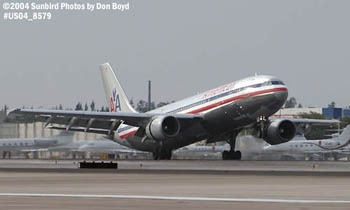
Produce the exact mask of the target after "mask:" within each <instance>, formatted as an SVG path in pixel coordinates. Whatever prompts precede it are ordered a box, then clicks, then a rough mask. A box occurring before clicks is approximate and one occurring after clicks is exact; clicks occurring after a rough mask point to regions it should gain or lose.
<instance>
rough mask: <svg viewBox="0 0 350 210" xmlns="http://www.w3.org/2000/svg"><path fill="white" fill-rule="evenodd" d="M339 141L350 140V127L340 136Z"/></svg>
mask: <svg viewBox="0 0 350 210" xmlns="http://www.w3.org/2000/svg"><path fill="white" fill-rule="evenodd" d="M338 139H339V140H341V141H347V140H350V125H348V126H346V127H345V128H344V129H343V132H342V133H341V134H340V136H338Z"/></svg>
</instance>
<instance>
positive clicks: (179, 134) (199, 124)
mask: <svg viewBox="0 0 350 210" xmlns="http://www.w3.org/2000/svg"><path fill="white" fill-rule="evenodd" d="M100 70H101V74H102V80H103V83H104V89H105V92H106V97H107V102H108V104H109V105H110V111H111V112H109V113H104V112H84V111H60V110H59V111H57V110H35V109H15V110H13V111H12V112H11V113H10V115H12V114H19V115H35V116H36V117H39V119H41V120H42V121H44V122H46V123H45V124H46V125H49V124H50V123H55V124H63V125H65V127H58V126H50V127H51V128H55V129H64V130H72V131H83V132H92V133H101V134H106V136H107V138H109V139H111V140H113V141H116V142H118V143H120V144H122V145H125V146H127V147H130V148H133V149H136V150H140V151H147V152H152V153H153V157H154V159H171V155H172V151H173V150H176V149H178V148H181V147H184V146H187V145H190V144H193V143H195V142H198V141H201V140H204V139H206V140H207V142H208V143H212V142H219V141H227V142H228V143H229V144H230V150H227V151H224V152H223V153H222V158H223V159H224V160H228V159H241V152H240V151H235V142H236V137H237V135H238V133H240V131H241V130H242V129H244V128H247V127H253V128H254V129H256V130H258V131H259V132H260V136H261V137H263V139H264V140H265V141H266V142H268V143H270V144H272V145H275V144H281V143H284V142H288V141H289V140H291V139H293V138H294V136H295V133H296V126H295V124H294V122H293V120H289V119H277V120H269V119H268V118H269V116H271V115H273V114H274V113H275V112H277V111H278V110H279V109H280V108H281V107H282V106H283V104H284V103H285V101H286V99H287V97H288V89H287V87H286V85H285V84H284V83H283V82H282V81H281V80H280V79H278V78H276V77H273V76H260V75H259V76H258V75H256V76H253V77H248V78H245V79H242V80H238V81H236V82H232V83H229V84H227V85H223V86H220V87H218V88H215V89H212V90H209V91H206V92H203V93H200V94H198V95H195V96H193V97H190V98H187V99H184V100H180V101H178V102H175V103H172V104H168V105H166V106H163V107H160V108H158V109H155V110H152V111H150V112H147V113H137V112H136V111H135V110H134V109H133V108H132V107H131V105H130V104H129V100H128V99H127V97H126V94H125V92H124V90H123V89H122V87H121V85H120V83H119V81H118V80H117V77H116V76H115V74H114V72H113V70H112V68H111V66H110V65H109V64H108V63H107V64H102V65H101V66H100ZM198 81H199V82H200V79H198ZM300 121H301V120H299V121H297V122H300ZM311 121H312V120H311ZM302 122H304V123H305V121H302ZM307 122H310V120H308V121H307Z"/></svg>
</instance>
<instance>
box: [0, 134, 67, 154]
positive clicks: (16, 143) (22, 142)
mask: <svg viewBox="0 0 350 210" xmlns="http://www.w3.org/2000/svg"><path fill="white" fill-rule="evenodd" d="M72 141H73V133H72V132H67V131H61V132H60V134H58V135H56V136H50V137H46V138H11V139H0V151H2V152H3V158H6V156H8V157H9V158H11V152H15V151H16V152H24V153H29V152H38V151H47V150H48V149H49V148H51V147H56V146H62V145H67V144H69V143H71V142H72Z"/></svg>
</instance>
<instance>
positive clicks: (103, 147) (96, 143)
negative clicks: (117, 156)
mask: <svg viewBox="0 0 350 210" xmlns="http://www.w3.org/2000/svg"><path fill="white" fill-rule="evenodd" d="M48 150H49V151H65V152H67V151H69V152H97V153H108V154H111V153H128V154H129V153H130V154H137V153H140V152H139V151H136V150H133V149H130V148H128V147H125V146H122V145H120V144H118V143H116V142H113V141H110V140H104V139H97V140H81V141H74V142H71V143H69V144H65V145H60V146H55V147H50V148H48Z"/></svg>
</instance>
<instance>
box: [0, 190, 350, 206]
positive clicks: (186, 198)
mask: <svg viewBox="0 0 350 210" xmlns="http://www.w3.org/2000/svg"><path fill="white" fill-rule="evenodd" d="M0 196H11V197H70V198H117V199H143V200H181V201H222V202H254V203H341V204H345V203H349V204H350V200H293V199H265V198H211V197H177V196H145V195H91V194H90V195H89V194H41V193H0Z"/></svg>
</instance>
